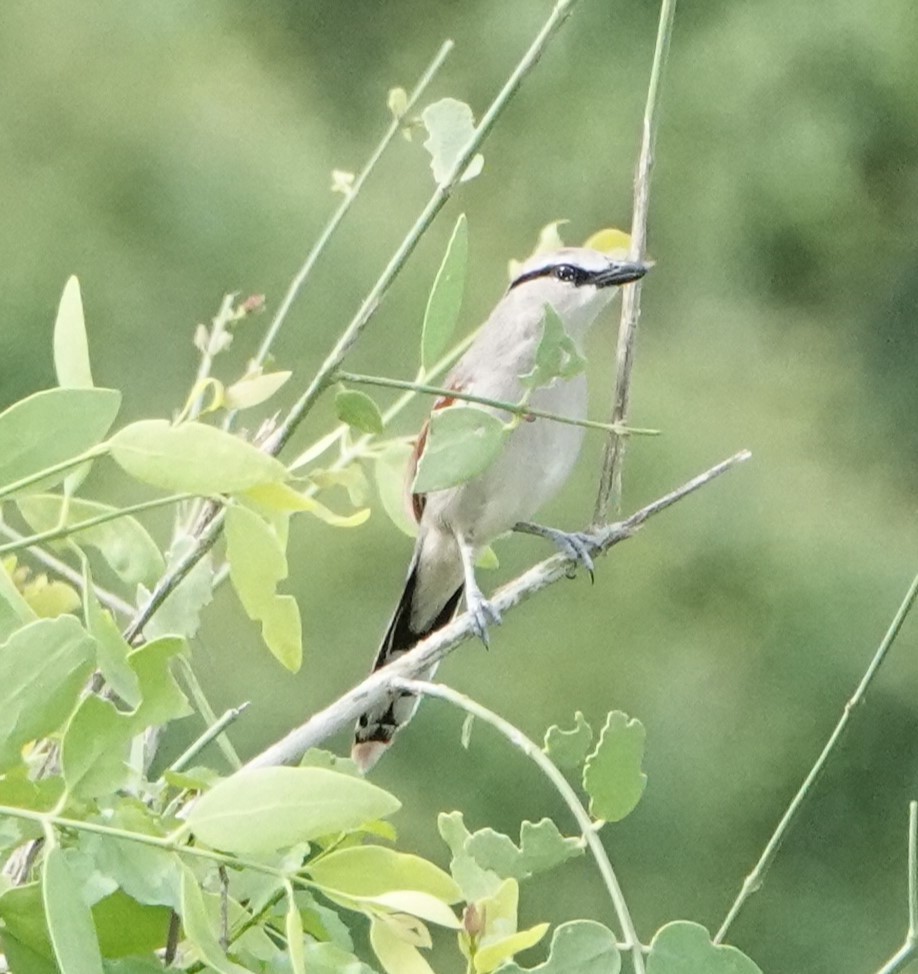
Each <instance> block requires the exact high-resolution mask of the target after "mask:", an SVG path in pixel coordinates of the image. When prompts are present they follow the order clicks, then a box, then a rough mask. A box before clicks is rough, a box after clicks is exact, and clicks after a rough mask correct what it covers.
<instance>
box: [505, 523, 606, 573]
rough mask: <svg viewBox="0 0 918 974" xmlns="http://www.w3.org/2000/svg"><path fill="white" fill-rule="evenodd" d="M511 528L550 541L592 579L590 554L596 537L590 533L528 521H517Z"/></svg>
mask: <svg viewBox="0 0 918 974" xmlns="http://www.w3.org/2000/svg"><path fill="white" fill-rule="evenodd" d="M513 530H514V531H518V532H519V533H520V534H534V535H535V536H536V537H538V538H545V539H546V541H550V542H551V543H552V544H553V545H554V546H555V547H556V548H557V549H558V550H559V551H560V552H561V554H562V555H565V556H567V557H568V558H570V560H571V561H572V562H574V563H575V564H577V565H582V566H583V567H584V568H585V569H586V570H587V571H588V572H589V573H590V581H593V557H592V556H593V554H594V552H595V551H596V539H595V538H594V537H593V536H592V535H590V534H587V533H586V532H584V531H559V530H558V529H557V528H546V527H544V526H543V525H541V524H532V523H531V522H529V521H518V522H517V523H516V524H514V525H513Z"/></svg>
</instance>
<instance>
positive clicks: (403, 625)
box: [351, 557, 465, 771]
mask: <svg viewBox="0 0 918 974" xmlns="http://www.w3.org/2000/svg"><path fill="white" fill-rule="evenodd" d="M417 582H418V558H417V557H415V558H414V559H413V560H412V563H411V569H410V571H409V572H408V578H407V580H406V581H405V590H404V592H403V593H402V597H401V598H400V599H399V602H398V605H397V606H396V607H395V612H393V613H392V619H391V620H390V622H389V626H388V628H387V629H386V634H385V636H383V639H382V644H381V645H380V647H379V652H378V653H377V654H376V661H375V662H374V663H373V669H372V672H374V673H375V672H376V670H378V669H381V668H382V667H383V666H386V665H388V664H389V663H391V662H392V661H393V660H395V659H398V658H399V656H402V655H403V654H404V653H407V652H408V650H409V649H413V648H414V647H415V646H416V645H417V644H418V643H419V642H420V641H421V640H422V639H424V638H426V637H427V636H429V635H430V634H431V633H432V632H436V630H437V629H440V628H441V627H442V626H445V625H446V624H447V623H448V622H449V621H450V620H451V619H452V618H453V616H455V614H456V610H457V609H458V608H459V601H460V600H461V598H462V592H463V589H464V587H465V586H463V585H460V586H459V587H458V588H457V589H456V590H455V592H453V594H452V595H451V596H450V597H449V598H448V599H447V600H446V603H445V604H444V606H443V608H442V609H441V610H440V611H439V612H438V613H437V615H436V617H435V618H434V620H433V621H432V622H431V623H430V624H429V625H427V626H425V627H423V631H420V632H419V631H417V630H416V629H414V628H413V627H412V625H411V614H412V612H411V610H412V606H413V604H414V596H415V591H416V589H417ZM435 669H436V667H433V668H431V669H430V670H429V671H428V672H427V673H425V674H420V676H421V677H422V678H429V677H431V676H433V673H434V670H435ZM417 707H418V700H417V698H416V697H415V696H414V695H413V694H411V693H404V692H402V693H398V694H396V695H395V696H392V697H389V698H388V699H386V700H384V701H382V702H381V703H380V704H378V705H377V706H376V707H374V708H373V709H371V710H368V711H367V712H366V713H364V714H361V715H360V717H359V718H358V720H357V727H356V730H355V732H354V746H353V747H352V748H351V757H352V758H353V760H354V761H355V762H356V764H357V765H358V766H359V767H360V769H361V770H362V771H369V769H370V768H372V767H373V765H374V764H376V762H377V761H378V760H379V759H380V757H382V754H383V752H384V751H385V749H386V748H387V747H388V746H389V744H391V743H392V738H393V737H395V735H396V733H397V732H398V731H399V730H400V729H401V728H402V727H404V726H405V724H407V723H408V721H409V720H411V718H412V716H413V715H414V712H415V710H417Z"/></svg>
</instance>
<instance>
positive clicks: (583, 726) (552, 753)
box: [543, 710, 593, 768]
mask: <svg viewBox="0 0 918 974" xmlns="http://www.w3.org/2000/svg"><path fill="white" fill-rule="evenodd" d="M592 743H593V729H592V727H590V725H589V724H588V723H587V722H586V720H584V717H583V714H582V713H581V712H580V711H579V710H578V711H577V712H576V713H575V714H574V726H573V728H572V729H571V730H562V729H561V728H560V727H558V725H557V724H552V726H551V727H549V728H548V730H547V731H546V732H545V744H544V746H543V750H544V751H545V753H546V754H547V755H548V756H549V757H550V758H551V760H552V761H554V763H555V764H557V765H558V767H559V768H576V767H578V766H579V765H580V764H581V763H582V762H583V760H584V758H585V757H586V756H587V752H588V751H589V750H590V744H592Z"/></svg>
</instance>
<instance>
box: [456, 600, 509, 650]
mask: <svg viewBox="0 0 918 974" xmlns="http://www.w3.org/2000/svg"><path fill="white" fill-rule="evenodd" d="M465 601H466V605H467V606H468V612H469V616H470V617H471V619H472V630H473V632H474V633H475V635H476V636H477V637H478V638H479V639H480V640H481V641H482V642H483V643H484V645H485V649H490V648H491V644H490V641H489V640H488V626H489V625H491V624H493V625H495V626H499V625H500V622H501V618H500V612H498V611H497V609H496V608H495V607H494V606H493V605H492V604H491V603H490V602H489V601H488V600H487V599H486V598H485V597H484V595H482V593H481V592H480V591H477V590H474V591H468V590H467V591H466V594H465Z"/></svg>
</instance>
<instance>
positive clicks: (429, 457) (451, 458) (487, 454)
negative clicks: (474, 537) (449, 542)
mask: <svg viewBox="0 0 918 974" xmlns="http://www.w3.org/2000/svg"><path fill="white" fill-rule="evenodd" d="M507 435H508V431H507V429H506V428H505V426H504V424H503V423H502V422H501V421H500V420H499V419H498V418H497V417H496V416H495V415H494V414H493V413H489V412H486V411H485V410H484V409H479V408H477V407H475V406H449V407H448V408H446V409H439V410H437V411H436V412H434V414H433V415H432V416H431V419H430V432H429V434H428V437H427V443H426V445H425V447H424V451H423V453H422V454H421V461H420V463H419V464H418V472H417V474H416V476H415V478H414V486H413V487H412V490H413V491H414V492H415V493H417V494H426V493H428V492H429V491H433V490H444V489H445V488H447V487H455V486H456V485H457V484H462V483H465V482H466V481H467V480H471V479H472V478H473V477H477V476H478V474H480V473H483V472H484V471H485V470H487V468H488V467H489V466H490V465H491V464H492V463H493V462H494V460H495V459H496V457H497V455H498V454H499V453H500V451H501V447H502V446H503V444H504V440H505V438H506V436H507Z"/></svg>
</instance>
